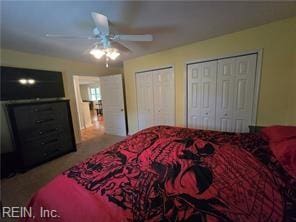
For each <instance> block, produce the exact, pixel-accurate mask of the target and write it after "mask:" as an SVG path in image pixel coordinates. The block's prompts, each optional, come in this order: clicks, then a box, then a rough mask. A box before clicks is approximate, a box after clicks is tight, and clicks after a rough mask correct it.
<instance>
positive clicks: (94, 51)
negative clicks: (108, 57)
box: [89, 48, 105, 59]
mask: <svg viewBox="0 0 296 222" xmlns="http://www.w3.org/2000/svg"><path fill="white" fill-rule="evenodd" d="M89 53H90V54H91V55H93V56H94V57H95V58H96V59H100V58H102V56H103V55H105V52H104V50H102V49H98V48H94V49H92V50H90V52H89Z"/></svg>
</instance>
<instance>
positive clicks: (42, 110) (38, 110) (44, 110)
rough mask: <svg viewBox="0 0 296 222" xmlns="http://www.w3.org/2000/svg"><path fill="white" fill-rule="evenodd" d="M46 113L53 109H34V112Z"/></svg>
mask: <svg viewBox="0 0 296 222" xmlns="http://www.w3.org/2000/svg"><path fill="white" fill-rule="evenodd" d="M46 111H52V108H51V107H50V108H45V109H38V108H36V109H34V112H46Z"/></svg>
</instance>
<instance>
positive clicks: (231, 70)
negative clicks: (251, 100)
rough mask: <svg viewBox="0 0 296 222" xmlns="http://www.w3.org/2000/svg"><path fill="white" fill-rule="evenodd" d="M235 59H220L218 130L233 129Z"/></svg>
mask: <svg viewBox="0 0 296 222" xmlns="http://www.w3.org/2000/svg"><path fill="white" fill-rule="evenodd" d="M235 60H236V59H235V58H230V59H221V60H219V61H218V73H217V98H216V130H219V131H226V132H232V131H233V102H234V84H235V74H236V73H235V72H236V67H235Z"/></svg>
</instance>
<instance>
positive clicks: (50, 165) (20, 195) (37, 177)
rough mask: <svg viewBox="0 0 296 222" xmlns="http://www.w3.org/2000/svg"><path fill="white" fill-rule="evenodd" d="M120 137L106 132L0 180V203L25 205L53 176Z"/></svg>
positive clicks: (118, 139) (120, 138) (4, 204)
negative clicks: (57, 155)
mask: <svg viewBox="0 0 296 222" xmlns="http://www.w3.org/2000/svg"><path fill="white" fill-rule="evenodd" d="M122 139H124V137H120V136H111V135H106V134H105V135H101V136H97V137H96V138H93V139H90V140H87V141H83V142H82V143H80V144H79V145H78V146H77V152H73V153H69V154H66V155H64V156H62V157H59V158H57V159H54V160H52V161H49V162H47V163H44V164H42V165H40V166H37V167H35V168H33V169H31V170H29V171H27V172H25V173H23V174H17V175H16V176H14V177H12V178H8V179H3V180H1V197H2V205H3V206H26V205H27V203H28V201H29V200H30V198H31V197H32V195H33V194H34V193H35V192H36V191H37V190H38V189H39V188H41V187H42V186H43V185H45V184H46V183H48V182H49V181H50V180H52V179H53V178H54V177H55V176H57V175H58V174H60V173H61V172H63V171H64V170H66V169H68V168H70V167H71V166H73V165H75V164H77V163H79V162H81V161H83V160H84V159H86V158H87V157H89V156H91V155H92V154H95V153H97V152H99V151H100V150H102V149H104V148H106V147H108V146H110V145H111V144H114V143H116V142H118V141H120V140H122Z"/></svg>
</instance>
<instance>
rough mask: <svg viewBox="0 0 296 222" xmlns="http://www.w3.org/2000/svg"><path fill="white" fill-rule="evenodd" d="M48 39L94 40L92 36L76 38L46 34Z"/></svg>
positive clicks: (74, 36)
mask: <svg viewBox="0 0 296 222" xmlns="http://www.w3.org/2000/svg"><path fill="white" fill-rule="evenodd" d="M45 36H46V37H48V38H61V39H90V40H91V39H96V38H94V37H93V36H76V35H60V34H46V35H45Z"/></svg>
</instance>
